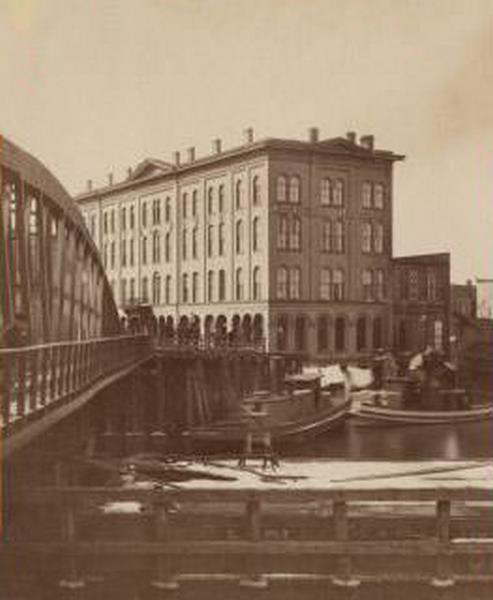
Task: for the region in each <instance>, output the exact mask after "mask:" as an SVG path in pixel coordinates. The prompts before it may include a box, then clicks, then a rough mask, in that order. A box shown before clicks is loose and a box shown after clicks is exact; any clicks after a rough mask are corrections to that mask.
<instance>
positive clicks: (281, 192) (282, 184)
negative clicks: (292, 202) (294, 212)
mask: <svg viewBox="0 0 493 600" xmlns="http://www.w3.org/2000/svg"><path fill="white" fill-rule="evenodd" d="M276 195H277V201H278V202H286V200H287V181H286V177H285V176H284V175H279V177H278V178H277V194H276Z"/></svg>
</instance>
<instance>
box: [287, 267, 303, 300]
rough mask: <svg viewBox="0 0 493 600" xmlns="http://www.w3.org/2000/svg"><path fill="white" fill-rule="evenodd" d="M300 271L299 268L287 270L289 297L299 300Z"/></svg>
mask: <svg viewBox="0 0 493 600" xmlns="http://www.w3.org/2000/svg"><path fill="white" fill-rule="evenodd" d="M300 274H301V271H300V268H299V267H291V268H290V269H289V297H290V298H291V300H299V299H300V297H301V275H300Z"/></svg>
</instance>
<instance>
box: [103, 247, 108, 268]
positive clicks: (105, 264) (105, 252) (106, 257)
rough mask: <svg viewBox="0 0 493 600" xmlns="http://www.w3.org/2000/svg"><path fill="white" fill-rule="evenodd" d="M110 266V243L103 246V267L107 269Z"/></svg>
mask: <svg viewBox="0 0 493 600" xmlns="http://www.w3.org/2000/svg"><path fill="white" fill-rule="evenodd" d="M107 266H108V244H107V243H106V244H104V246H103V267H104V268H105V269H106V267H107Z"/></svg>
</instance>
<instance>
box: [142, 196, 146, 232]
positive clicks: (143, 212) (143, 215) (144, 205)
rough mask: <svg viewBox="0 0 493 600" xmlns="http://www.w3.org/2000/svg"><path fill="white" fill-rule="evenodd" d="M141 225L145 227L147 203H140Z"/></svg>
mask: <svg viewBox="0 0 493 600" xmlns="http://www.w3.org/2000/svg"><path fill="white" fill-rule="evenodd" d="M142 227H147V203H146V202H143V203H142Z"/></svg>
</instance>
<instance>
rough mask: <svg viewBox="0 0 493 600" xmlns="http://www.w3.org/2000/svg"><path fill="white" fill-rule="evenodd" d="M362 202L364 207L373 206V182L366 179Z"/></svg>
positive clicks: (362, 189)
mask: <svg viewBox="0 0 493 600" xmlns="http://www.w3.org/2000/svg"><path fill="white" fill-rule="evenodd" d="M361 203H362V205H363V208H371V183H370V182H369V181H365V182H364V183H363V185H362V187H361Z"/></svg>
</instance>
